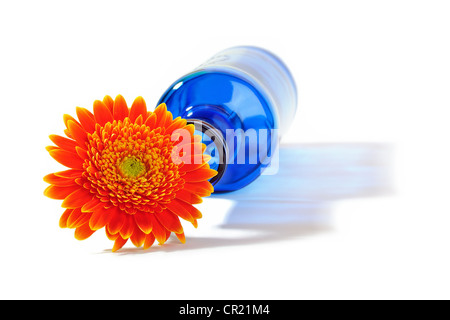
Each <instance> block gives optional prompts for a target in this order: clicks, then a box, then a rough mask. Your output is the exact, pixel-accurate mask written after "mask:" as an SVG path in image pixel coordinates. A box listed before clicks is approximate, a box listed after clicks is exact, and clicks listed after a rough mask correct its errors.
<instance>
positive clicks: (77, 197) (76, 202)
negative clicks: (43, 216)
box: [61, 188, 94, 209]
mask: <svg viewBox="0 0 450 320" xmlns="http://www.w3.org/2000/svg"><path fill="white" fill-rule="evenodd" d="M93 197H94V196H93V195H92V194H91V193H89V191H88V190H86V189H84V188H79V189H78V190H76V191H74V192H72V193H71V194H70V195H69V196H68V197H67V198H66V199H64V201H63V203H62V204H61V207H63V208H69V209H74V208H81V207H82V206H83V205H85V204H86V203H88V202H89V201H91V200H92V198H93Z"/></svg>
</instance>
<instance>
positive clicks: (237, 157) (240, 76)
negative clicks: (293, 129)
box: [158, 47, 297, 192]
mask: <svg viewBox="0 0 450 320" xmlns="http://www.w3.org/2000/svg"><path fill="white" fill-rule="evenodd" d="M163 102H164V103H166V105H167V109H168V110H169V111H171V112H172V114H173V116H174V117H178V116H181V117H182V118H185V119H187V120H188V121H189V122H192V123H194V124H196V125H198V124H199V123H200V124H203V125H206V126H208V127H211V128H213V129H215V130H217V132H219V133H220V134H218V135H213V136H212V135H211V134H204V131H205V130H204V129H203V131H202V129H200V127H198V126H196V129H197V130H198V132H197V133H199V134H203V143H205V144H206V145H207V150H206V152H207V153H209V154H210V155H211V156H212V160H211V161H210V165H211V168H213V169H216V170H219V171H220V175H219V178H217V177H216V178H213V179H214V189H215V192H228V191H234V190H237V189H240V188H242V187H244V186H246V185H247V184H249V183H250V182H252V181H253V180H255V179H256V178H257V177H258V176H259V175H260V174H261V173H262V172H263V170H264V169H265V168H266V167H267V166H268V165H269V163H268V159H270V157H271V156H272V153H273V152H274V150H275V149H276V147H277V144H278V141H279V139H280V137H281V135H282V134H283V133H284V132H285V131H286V130H287V129H288V127H289V126H290V124H291V122H292V120H293V118H294V115H295V111H296V108H297V91H296V87H295V82H294V79H293V77H292V75H291V73H290V72H289V70H288V69H287V67H286V66H285V65H284V64H283V62H282V61H281V60H280V59H279V58H278V57H276V56H275V55H273V54H272V53H270V52H268V51H266V50H264V49H261V48H256V47H234V48H229V49H226V50H224V51H222V52H219V53H218V54H216V55H215V56H213V57H212V58H211V59H209V60H208V61H206V62H205V63H204V64H202V65H200V66H199V67H198V68H196V69H195V70H194V71H192V72H191V73H189V74H187V75H185V76H183V77H181V78H180V79H178V80H177V81H175V82H174V83H173V84H172V85H171V86H170V87H169V88H168V89H167V90H166V92H165V93H164V94H163V95H162V97H161V99H160V100H159V102H158V104H160V103H163ZM261 129H264V130H261ZM271 129H272V130H271ZM273 129H277V130H273ZM232 132H233V133H234V135H231V138H230V133H232ZM260 132H265V133H266V134H265V135H264V134H261V135H260V134H259V133H260ZM219 136H220V137H219ZM255 139H256V140H255ZM260 145H265V148H267V152H266V153H264V152H263V153H261V152H259V150H258V146H260ZM222 148H223V152H222ZM212 182H213V181H212Z"/></svg>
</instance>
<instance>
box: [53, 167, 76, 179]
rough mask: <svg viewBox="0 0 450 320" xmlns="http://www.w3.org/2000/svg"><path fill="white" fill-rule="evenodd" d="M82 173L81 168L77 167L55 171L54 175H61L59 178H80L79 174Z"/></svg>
mask: <svg viewBox="0 0 450 320" xmlns="http://www.w3.org/2000/svg"><path fill="white" fill-rule="evenodd" d="M82 173H83V170H79V169H70V170H65V171H60V172H55V176H57V177H61V178H67V179H72V178H73V179H76V178H81V174H82Z"/></svg>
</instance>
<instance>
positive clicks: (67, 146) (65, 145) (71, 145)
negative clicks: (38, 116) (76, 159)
mask: <svg viewBox="0 0 450 320" xmlns="http://www.w3.org/2000/svg"><path fill="white" fill-rule="evenodd" d="M49 138H50V140H52V142H53V143H54V144H56V145H57V146H58V147H60V148H61V149H64V150H67V151H70V152H75V147H76V146H77V145H78V144H77V143H76V141H74V140H72V139H67V138H64V137H61V136H58V135H56V134H51V135H50V136H49Z"/></svg>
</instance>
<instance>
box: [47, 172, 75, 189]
mask: <svg viewBox="0 0 450 320" xmlns="http://www.w3.org/2000/svg"><path fill="white" fill-rule="evenodd" d="M44 181H45V182H47V183H49V184H53V185H55V186H60V187H68V186H73V185H76V183H75V179H73V178H72V179H70V178H69V179H67V178H62V177H58V176H56V175H55V174H54V173H50V174H48V175H46V176H45V177H44Z"/></svg>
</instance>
